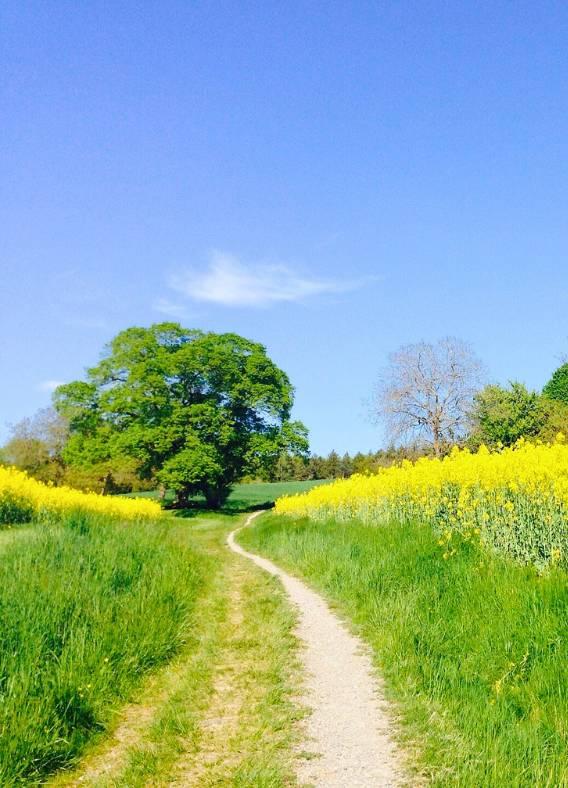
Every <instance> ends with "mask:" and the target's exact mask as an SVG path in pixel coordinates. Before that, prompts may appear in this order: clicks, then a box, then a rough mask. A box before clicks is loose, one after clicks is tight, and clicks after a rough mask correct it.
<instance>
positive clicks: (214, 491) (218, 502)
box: [205, 486, 229, 509]
mask: <svg viewBox="0 0 568 788" xmlns="http://www.w3.org/2000/svg"><path fill="white" fill-rule="evenodd" d="M228 495H229V488H228V487H223V486H219V487H208V488H207V489H206V490H205V501H206V503H207V508H208V509H220V508H221V507H222V506H223V504H224V503H225V501H226V500H227V496H228Z"/></svg>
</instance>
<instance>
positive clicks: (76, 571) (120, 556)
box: [0, 516, 201, 786]
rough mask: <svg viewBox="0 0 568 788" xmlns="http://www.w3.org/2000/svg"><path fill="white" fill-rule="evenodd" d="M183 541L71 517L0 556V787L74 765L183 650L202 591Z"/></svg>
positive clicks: (170, 526) (160, 528)
mask: <svg viewBox="0 0 568 788" xmlns="http://www.w3.org/2000/svg"><path fill="white" fill-rule="evenodd" d="M187 532H188V529H187V527H185V528H183V534H187ZM8 533H13V534H16V533H20V534H21V533H23V532H21V531H18V529H14V530H13V531H9V532H8ZM183 534H181V532H180V526H179V525H177V524H176V523H175V522H174V523H167V522H165V523H163V524H160V525H158V524H148V525H136V526H133V525H119V524H116V523H111V522H107V521H105V520H96V519H94V518H85V517H84V516H83V517H70V518H68V520H67V521H66V523H65V525H60V526H42V527H35V528H34V529H29V531H28V532H27V533H26V538H25V539H21V538H20V539H15V540H13V541H12V543H11V544H7V545H6V546H5V547H4V548H3V549H2V555H1V560H0V621H1V625H0V700H1V703H0V784H1V785H2V786H9V785H14V784H19V783H20V782H25V783H28V784H29V783H35V782H36V781H39V780H40V779H41V778H42V777H44V776H45V775H46V774H49V773H51V772H53V771H54V770H56V769H57V768H61V767H62V766H65V765H66V764H67V763H69V762H70V761H71V760H72V759H73V758H75V757H76V756H77V755H78V754H79V753H80V752H81V751H82V749H83V747H84V745H85V743H86V742H88V741H89V740H90V739H91V738H92V737H93V736H94V735H95V734H97V733H98V732H100V731H102V730H103V729H104V727H105V726H106V725H107V724H108V723H109V721H110V720H111V718H112V710H113V708H114V707H115V705H116V704H117V703H120V702H122V701H123V700H124V699H126V698H127V697H128V696H129V695H130V693H131V691H132V690H133V689H134V688H135V687H136V686H137V685H138V684H139V682H140V680H141V677H142V676H143V675H144V674H145V673H147V672H148V671H150V670H152V669H155V668H156V667H157V666H159V665H160V664H163V663H164V662H166V661H167V660H169V659H170V658H171V657H172V655H173V654H175V652H176V651H177V650H178V649H179V648H180V647H181V646H182V645H183V643H184V640H185V639H186V637H187V633H188V625H189V622H190V620H191V616H192V612H193V608H194V604H195V599H196V596H197V593H198V590H199V587H200V584H201V578H200V572H199V567H198V566H197V561H196V558H195V554H194V551H192V550H191V548H190V547H189V545H188V541H187V538H186V537H185V535H183Z"/></svg>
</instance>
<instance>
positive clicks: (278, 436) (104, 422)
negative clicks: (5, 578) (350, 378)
mask: <svg viewBox="0 0 568 788" xmlns="http://www.w3.org/2000/svg"><path fill="white" fill-rule="evenodd" d="M293 399H294V391H293V387H292V385H291V383H290V380H289V379H288V376H287V375H286V374H285V373H284V372H283V371H282V370H281V369H279V368H278V367H277V366H276V365H275V364H274V362H273V361H271V359H270V358H269V357H268V355H267V353H266V349H265V348H264V347H263V346H262V345H260V344H258V343H256V342H251V341H249V340H247V339H244V338H243V337H241V336H238V335H237V334H214V333H204V332H202V331H197V330H189V329H185V328H182V327H181V326H180V325H179V324H177V323H160V324H156V325H153V326H150V327H149V328H138V327H134V328H129V329H126V330H125V331H122V332H120V333H119V334H118V335H117V336H116V337H115V338H114V339H113V340H112V341H111V342H110V344H109V345H108V347H107V348H106V350H105V353H104V355H103V358H102V360H101V361H100V363H99V364H97V365H96V366H95V367H92V368H91V369H89V370H88V371H87V376H86V380H85V381H75V382H73V383H68V384H65V385H63V386H60V387H59V388H58V389H57V390H56V392H55V394H54V403H55V406H56V408H57V409H58V411H59V412H60V413H61V414H63V415H64V416H65V418H66V419H67V420H68V423H69V429H70V438H69V441H68V444H67V446H66V449H65V456H66V458H67V460H68V461H69V462H72V463H73V464H76V465H80V464H85V465H89V464H95V463H104V462H105V461H108V460H109V459H112V460H113V461H116V462H127V461H128V460H133V459H134V460H135V461H136V463H137V469H138V473H139V475H140V476H141V477H142V478H156V479H157V480H158V481H159V482H161V483H162V484H163V485H164V486H166V487H170V488H173V489H174V490H175V491H176V493H177V496H178V501H179V502H180V504H184V503H186V502H187V500H188V498H189V497H190V496H192V495H194V494H196V493H201V494H203V495H204V496H205V498H206V500H207V503H208V504H209V505H210V506H219V505H220V504H222V503H223V502H224V500H225V499H226V497H227V495H228V493H229V491H230V488H231V485H232V484H233V483H234V482H235V481H238V479H239V478H241V477H242V476H243V475H245V474H254V473H260V472H261V471H262V470H263V469H264V468H266V467H267V465H270V464H271V463H273V462H274V461H275V460H276V459H277V458H278V457H279V456H280V455H281V453H282V452H283V451H289V452H292V453H296V454H305V453H306V452H307V449H308V442H307V430H306V428H305V427H304V426H303V424H301V423H300V422H297V421H291V418H290V413H291V409H292V404H293Z"/></svg>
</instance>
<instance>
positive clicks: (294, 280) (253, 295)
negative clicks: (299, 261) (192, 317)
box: [168, 252, 363, 306]
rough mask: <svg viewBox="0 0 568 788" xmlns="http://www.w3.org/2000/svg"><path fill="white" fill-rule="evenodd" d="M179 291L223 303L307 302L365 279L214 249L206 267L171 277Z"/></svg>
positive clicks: (246, 304) (195, 299)
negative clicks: (312, 272) (303, 270)
mask: <svg viewBox="0 0 568 788" xmlns="http://www.w3.org/2000/svg"><path fill="white" fill-rule="evenodd" d="M168 284H169V285H170V287H171V288H172V289H173V290H175V291H176V292H177V293H179V294H181V295H183V296H185V297H187V298H191V299H192V300H194V301H207V302H210V303H214V304H222V305H224V306H268V305H270V304H273V303H277V302H283V301H288V302H290V301H304V300H305V299H307V298H310V297H312V296H318V295H323V294H326V293H327V294H329V293H343V292H346V291H347V290H354V289H356V288H357V287H360V286H361V285H362V284H363V282H362V281H361V280H359V281H339V280H334V279H320V278H316V277H308V276H303V275H300V274H298V273H296V272H295V271H293V270H292V269H291V268H289V267H288V266H286V265H274V264H264V263H252V264H251V263H244V262H242V261H241V260H239V258H237V257H235V256H234V255H232V254H227V253H226V252H214V253H213V254H212V255H211V261H210V264H209V267H208V268H207V269H206V270H201V271H199V270H195V269H188V270H185V271H183V272H181V273H178V274H175V275H173V276H171V277H170V279H169V282H168Z"/></svg>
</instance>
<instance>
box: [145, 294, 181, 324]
mask: <svg viewBox="0 0 568 788" xmlns="http://www.w3.org/2000/svg"><path fill="white" fill-rule="evenodd" d="M152 308H153V309H154V311H155V312H160V313H161V314H162V315H166V316H167V317H175V318H176V319H177V320H184V319H185V318H187V317H189V314H188V311H187V309H186V308H185V306H184V305H183V304H178V303H176V302H175V301H170V300H169V299H168V298H158V299H157V300H156V301H154V303H153V304H152Z"/></svg>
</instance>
